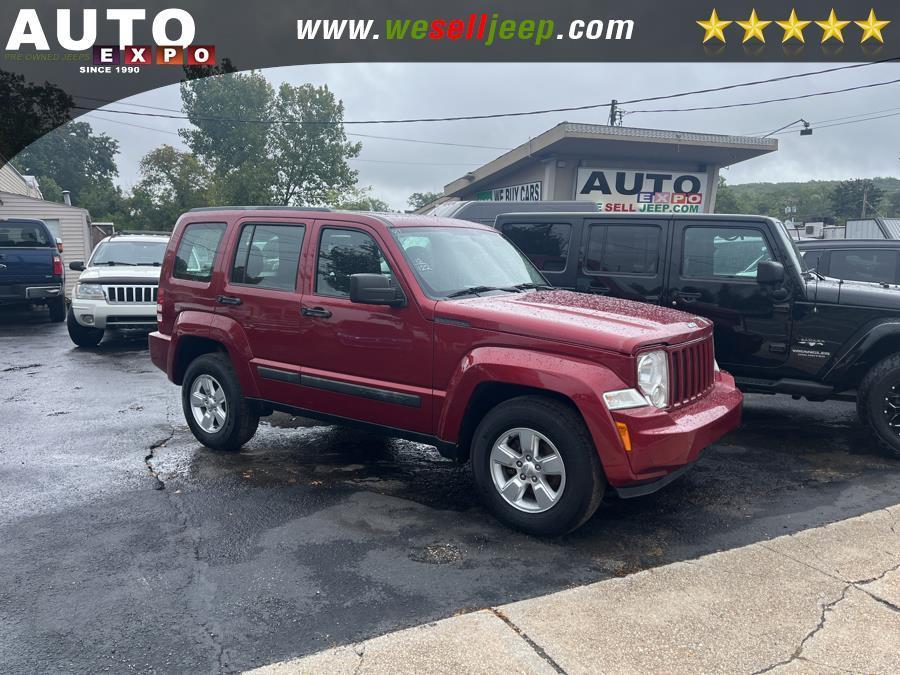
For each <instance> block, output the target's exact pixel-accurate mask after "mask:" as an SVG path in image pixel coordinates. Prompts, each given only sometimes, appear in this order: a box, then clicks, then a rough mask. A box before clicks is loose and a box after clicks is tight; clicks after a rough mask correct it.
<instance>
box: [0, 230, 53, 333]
mask: <svg viewBox="0 0 900 675" xmlns="http://www.w3.org/2000/svg"><path fill="white" fill-rule="evenodd" d="M65 281H66V280H65V274H64V272H63V264H62V257H60V254H59V247H58V245H57V243H56V238H55V237H54V236H53V233H52V232H51V231H50V229H49V228H48V227H47V225H46V224H45V223H44V222H43V221H40V220H28V219H25V218H11V219H3V218H0V305H20V304H21V305H29V304H30V305H46V306H47V308H48V309H49V310H50V320H51V321H54V322H59V321H65V318H66V294H65Z"/></svg>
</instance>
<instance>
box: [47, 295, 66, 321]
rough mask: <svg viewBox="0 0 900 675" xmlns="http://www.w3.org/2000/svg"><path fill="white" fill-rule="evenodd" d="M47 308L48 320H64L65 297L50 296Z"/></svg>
mask: <svg viewBox="0 0 900 675" xmlns="http://www.w3.org/2000/svg"><path fill="white" fill-rule="evenodd" d="M47 309H49V310H50V321H52V322H53V323H62V322H63V321H65V320H66V299H65V298H52V299H50V300H48V301H47Z"/></svg>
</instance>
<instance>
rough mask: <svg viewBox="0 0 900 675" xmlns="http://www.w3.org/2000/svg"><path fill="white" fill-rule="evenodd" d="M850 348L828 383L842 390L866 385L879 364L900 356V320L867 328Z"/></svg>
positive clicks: (846, 350) (831, 372)
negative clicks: (894, 355)
mask: <svg viewBox="0 0 900 675" xmlns="http://www.w3.org/2000/svg"><path fill="white" fill-rule="evenodd" d="M848 342H849V343H850V345H851V346H850V347H848V348H847V349H845V350H844V351H843V353H842V354H841V355H840V356H839V357H838V358H837V359H836V360H835V364H834V366H832V368H831V369H830V370H829V371H828V373H827V375H826V376H825V381H826V382H828V383H829V384H834V385H836V386H838V387H842V388H853V387H856V386H858V385H859V384H860V382H862V379H863V378H864V377H865V376H866V373H867V372H869V370H871V369H872V367H873V366H875V365H876V364H877V363H879V362H880V361H882V360H883V359H885V358H886V357H888V356H890V355H891V354H897V353H900V320H896V319H894V320H887V321H882V322H880V323H878V324H876V325H874V326H873V325H870V326H865V327H864V328H863V329H862V330H861V331H860V333H859V334H858V335H857V336H856V337H855V339H854V340H852V341H848Z"/></svg>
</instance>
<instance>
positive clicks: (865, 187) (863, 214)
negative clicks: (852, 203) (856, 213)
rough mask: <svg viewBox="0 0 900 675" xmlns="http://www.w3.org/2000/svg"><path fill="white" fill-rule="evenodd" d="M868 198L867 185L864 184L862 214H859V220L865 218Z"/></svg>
mask: <svg viewBox="0 0 900 675" xmlns="http://www.w3.org/2000/svg"><path fill="white" fill-rule="evenodd" d="M868 196H869V184H868V183H865V184H864V185H863V203H862V213H861V214H860V218H865V217H866V198H867V197H868Z"/></svg>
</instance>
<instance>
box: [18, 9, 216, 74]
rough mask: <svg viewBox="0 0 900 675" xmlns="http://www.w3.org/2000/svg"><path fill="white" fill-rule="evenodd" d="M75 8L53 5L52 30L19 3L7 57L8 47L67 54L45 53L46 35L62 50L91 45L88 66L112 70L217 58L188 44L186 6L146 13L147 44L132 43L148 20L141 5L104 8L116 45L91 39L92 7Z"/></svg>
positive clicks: (32, 54) (34, 55) (191, 32)
mask: <svg viewBox="0 0 900 675" xmlns="http://www.w3.org/2000/svg"><path fill="white" fill-rule="evenodd" d="M80 13H81V16H80V20H78V19H76V18H75V17H73V10H70V9H57V10H56V16H55V18H56V26H55V31H48V30H46V29H45V27H44V24H43V23H42V22H41V18H40V16H39V15H38V13H37V10H35V9H20V10H19V13H18V15H17V16H16V21H15V23H14V24H13V27H12V30H11V31H10V33H9V38H8V39H7V41H6V51H7V52H8V54H7V59H10V54H9V53H13V58H14V59H15V60H22V59H26V60H72V59H53V58H51V57H52V56H54V55H53V54H50V53H49V52H52V47H51V42H50V38H49V37H48V35H50V36H52V37H55V39H56V43H57V44H58V45H59V47H60V48H61V49H62V50H64V51H66V52H86V51H87V50H89V49H90V50H91V60H92V62H93V66H95V67H99V68H106V70H105V71H104V72H110V68H109V67H110V66H117V67H119V68H118V69H117V72H131V71H134V70H135V69H137V68H138V67H139V66H148V65H150V64H153V63H156V64H158V65H189V66H204V65H212V64H214V63H215V62H216V48H215V46H213V45H194V44H192V43H193V41H194V36H195V35H196V24H195V23H194V18H193V17H192V16H191V14H190V12H188V11H187V10H184V9H179V8H169V9H164V10H162V11H160V12H159V13H157V14H156V15H154V16H153V17H152V18H150V19H149V20H150V30H151V35H152V36H153V43H154V44H152V45H148V44H143V45H141V44H135V39H134V34H135V28H136V27H141V26H142V24H144V23H145V22H146V21H147V20H148V17H147V10H145V9H137V8H128V9H114V8H110V9H107V10H106V11H105V13H104V15H103V20H104V21H106V22H107V23H109V24H114V25H115V26H116V29H117V34H118V44H115V45H98V44H96V42H97V31H98V26H99V21H100V17H98V11H97V10H96V9H82V10H80ZM76 22H77V23H78V24H79V25H80V26H81V30H80V34H76V29H75V27H74V25H73V24H74V23H76ZM22 52H24V54H23V53H22ZM16 53H17V54H16ZM57 56H58V55H57ZM122 67H129V69H130V70H129V71H124V70H123V68H122ZM94 70H97V68H95V69H94ZM82 72H91V69H85V67H82Z"/></svg>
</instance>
